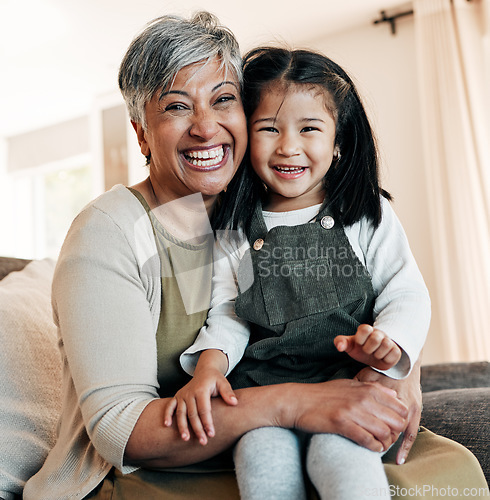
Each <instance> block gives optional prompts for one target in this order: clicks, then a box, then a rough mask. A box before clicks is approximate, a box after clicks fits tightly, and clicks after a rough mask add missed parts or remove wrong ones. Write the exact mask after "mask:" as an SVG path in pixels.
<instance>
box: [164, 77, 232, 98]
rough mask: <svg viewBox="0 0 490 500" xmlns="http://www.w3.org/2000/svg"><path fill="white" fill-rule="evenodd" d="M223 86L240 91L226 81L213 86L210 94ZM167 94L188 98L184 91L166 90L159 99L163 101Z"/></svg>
mask: <svg viewBox="0 0 490 500" xmlns="http://www.w3.org/2000/svg"><path fill="white" fill-rule="evenodd" d="M224 85H233V87H235V89H236V90H237V91H240V89H239V88H238V85H237V84H236V83H235V82H232V81H230V80H226V81H224V82H220V83H218V85H215V86H214V87H213V88H212V89H211V93H212V92H216V91H217V90H218V89H219V88H220V87H223V86H224ZM169 94H177V95H183V96H186V97H189V93H188V92H186V91H185V90H167V91H166V92H163V93H162V94H161V96H160V99H163V98H164V97H165V96H166V95H169Z"/></svg>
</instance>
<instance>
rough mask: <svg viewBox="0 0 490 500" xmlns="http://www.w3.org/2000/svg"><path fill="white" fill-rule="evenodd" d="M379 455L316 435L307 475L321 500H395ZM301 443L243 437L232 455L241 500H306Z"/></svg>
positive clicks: (284, 437) (264, 433)
mask: <svg viewBox="0 0 490 500" xmlns="http://www.w3.org/2000/svg"><path fill="white" fill-rule="evenodd" d="M381 456H382V454H381V453H376V452H373V451H371V450H368V449H367V448H363V447H362V446H359V445H358V444H356V443H354V442H353V441H350V440H349V439H346V438H344V437H342V436H339V435H337V434H314V435H313V436H311V439H310V442H309V444H308V445H307V447H306V461H305V462H306V465H305V466H306V471H305V473H306V474H307V475H308V477H309V478H310V480H311V482H312V483H313V485H314V487H315V488H316V490H317V492H318V494H319V496H320V498H321V499H322V500H327V499H328V500H344V499H345V500H352V499H353V498H355V499H362V498H368V497H375V498H385V499H386V498H391V497H390V492H389V485H388V481H387V479H386V475H385V472H384V467H383V464H382V462H381ZM302 457H303V450H302V441H301V439H300V437H299V436H298V435H297V434H296V433H295V432H294V431H291V430H289V429H282V428H279V427H263V428H260V429H255V430H253V431H250V432H248V433H247V434H245V435H244V436H243V437H242V438H241V439H240V441H239V442H238V443H237V445H236V447H235V451H234V459H235V468H236V474H237V479H238V486H239V489H240V497H241V499H242V500H263V499H264V498H267V499H268V500H306V496H307V495H306V488H305V480H304V476H303V459H302Z"/></svg>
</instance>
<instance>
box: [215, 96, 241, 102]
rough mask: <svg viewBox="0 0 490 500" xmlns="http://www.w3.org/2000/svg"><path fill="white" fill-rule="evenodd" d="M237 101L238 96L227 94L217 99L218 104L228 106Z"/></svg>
mask: <svg viewBox="0 0 490 500" xmlns="http://www.w3.org/2000/svg"><path fill="white" fill-rule="evenodd" d="M236 100H237V98H236V96H234V95H232V94H227V95H222V96H220V97H218V99H216V104H226V103H228V102H230V101H236Z"/></svg>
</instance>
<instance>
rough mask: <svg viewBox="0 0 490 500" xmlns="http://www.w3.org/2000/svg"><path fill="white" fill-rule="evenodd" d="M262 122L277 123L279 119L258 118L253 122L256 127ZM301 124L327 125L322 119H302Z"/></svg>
mask: <svg viewBox="0 0 490 500" xmlns="http://www.w3.org/2000/svg"><path fill="white" fill-rule="evenodd" d="M262 122H277V119H276V117H275V116H273V117H270V118H257V120H254V121H253V122H252V125H255V124H256V123H262ZM298 122H299V123H310V122H321V123H325V120H322V119H321V118H301V120H298Z"/></svg>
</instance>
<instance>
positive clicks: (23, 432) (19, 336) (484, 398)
mask: <svg viewBox="0 0 490 500" xmlns="http://www.w3.org/2000/svg"><path fill="white" fill-rule="evenodd" d="M30 262H32V264H31V265H30V266H27V264H29V263H30ZM54 265H55V263H54V261H50V260H48V259H46V260H43V261H29V260H25V259H16V258H9V257H0V335H1V338H0V340H1V343H2V351H1V354H0V356H1V358H0V363H1V364H0V366H1V369H0V391H1V392H0V398H1V399H0V434H1V435H2V438H1V440H0V498H5V500H10V499H14V498H18V497H17V496H15V495H14V493H16V492H20V491H21V490H22V487H23V484H24V481H25V480H26V479H27V478H28V477H30V475H32V474H34V473H35V472H36V471H37V469H38V468H39V467H40V465H41V464H42V461H43V458H44V457H45V455H46V454H47V451H48V450H49V447H50V446H52V444H53V442H54V439H55V427H56V418H57V415H58V413H59V411H60V405H61V396H60V387H59V383H58V382H59V380H60V377H61V369H62V367H61V360H60V358H59V353H58V352H57V349H56V343H57V338H56V330H55V328H54V325H53V324H52V320H51V310H50V300H49V292H50V280H51V278H52V273H53V270H54ZM26 266H27V267H26ZM24 268H25V269H24ZM21 270H23V272H21V273H14V271H21ZM7 275H10V276H9V277H8V279H5V280H4V278H5V277H6V276H7ZM14 330H15V332H14ZM36 336H37V337H36ZM33 339H34V340H33ZM41 340H42V342H40V341H41ZM44 344H45V346H44V347H45V350H44V351H43V345H44ZM20 359H22V360H23V361H22V362H21V361H19V360H20ZM22 363H24V364H22ZM27 368H28V369H27ZM421 384H422V392H423V412H422V421H421V425H423V426H425V427H427V428H428V429H430V430H432V431H433V432H435V433H437V434H440V435H442V436H446V437H448V438H450V439H453V440H455V441H457V442H459V443H461V444H462V445H464V446H465V447H467V448H468V449H469V450H470V451H472V452H473V454H474V455H475V456H476V457H477V459H478V460H479V462H480V464H481V466H482V468H483V472H484V474H485V477H486V480H487V482H490V454H489V443H490V425H489V423H490V404H489V400H490V363H488V362H474V363H445V364H436V365H428V366H423V367H422V380H421ZM8 385H10V386H11V387H13V390H14V392H15V391H19V392H20V393H22V398H23V399H22V402H21V404H20V403H19V401H17V400H16V399H13V397H12V391H10V392H9V390H7V389H6V386H8ZM29 403H30V404H29ZM22 405H23V406H22ZM19 415H20V416H19ZM6 436H12V439H9V437H6ZM24 449H27V450H29V452H28V456H29V461H28V462H27V463H26V460H25V452H23V451H22V450H24ZM12 469H13V470H12ZM9 491H10V492H12V493H11V494H9V493H8V492H9Z"/></svg>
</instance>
